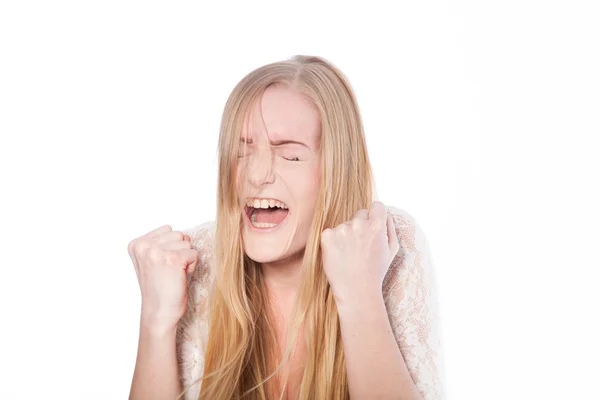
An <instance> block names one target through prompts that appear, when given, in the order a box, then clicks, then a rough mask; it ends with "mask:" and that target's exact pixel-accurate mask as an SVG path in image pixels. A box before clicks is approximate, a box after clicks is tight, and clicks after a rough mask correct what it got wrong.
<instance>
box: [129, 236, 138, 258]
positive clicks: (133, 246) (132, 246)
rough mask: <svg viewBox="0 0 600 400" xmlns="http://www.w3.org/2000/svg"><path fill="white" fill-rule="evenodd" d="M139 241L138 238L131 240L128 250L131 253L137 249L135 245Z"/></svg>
mask: <svg viewBox="0 0 600 400" xmlns="http://www.w3.org/2000/svg"><path fill="white" fill-rule="evenodd" d="M136 243H137V239H133V240H132V241H131V242H129V244H128V245H127V252H128V253H129V255H133V252H134V250H135V245H136Z"/></svg>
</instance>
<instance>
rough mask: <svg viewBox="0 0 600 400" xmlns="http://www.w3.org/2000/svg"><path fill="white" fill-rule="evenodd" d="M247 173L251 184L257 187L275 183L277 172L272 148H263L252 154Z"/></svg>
mask: <svg viewBox="0 0 600 400" xmlns="http://www.w3.org/2000/svg"><path fill="white" fill-rule="evenodd" d="M246 174H247V176H248V181H249V182H250V184H251V185H252V186H254V187H256V188H260V187H262V186H264V185H268V184H271V183H273V182H274V181H275V173H274V171H273V153H272V152H271V149H269V148H261V149H258V151H256V152H255V153H254V154H252V155H251V156H250V163H248V167H247V169H246Z"/></svg>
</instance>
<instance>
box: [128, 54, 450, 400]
mask: <svg viewBox="0 0 600 400" xmlns="http://www.w3.org/2000/svg"><path fill="white" fill-rule="evenodd" d="M219 177H220V179H219V184H218V205H217V218H216V222H208V223H205V224H202V225H199V226H197V227H195V228H193V229H188V230H185V231H183V232H178V231H173V230H172V229H171V227H170V226H168V225H167V226H164V227H161V228H158V229H156V230H154V231H152V232H149V233H148V234H146V235H144V236H142V237H140V238H137V239H135V240H133V241H132V242H131V243H130V244H129V253H130V255H131V258H132V260H133V263H134V266H135V268H136V273H137V275H138V280H139V282H140V288H141V291H142V317H141V326H140V343H139V349H138V358H137V362H136V367H135V372H134V377H133V383H132V388H131V395H130V396H131V397H130V398H131V399H142V398H143V399H150V398H156V399H159V398H160V399H167V398H172V399H175V398H181V397H183V398H185V399H186V400H187V399H210V400H212V399H223V400H225V399H233V398H244V399H279V398H283V399H348V398H352V399H427V400H428V399H441V398H443V393H442V388H443V385H442V354H441V346H440V338H439V328H438V317H437V309H436V305H437V303H436V302H437V300H436V298H435V292H434V286H435V285H434V280H433V276H432V266H431V260H430V258H429V253H428V245H427V240H426V238H425V236H424V235H423V232H422V231H421V229H420V228H419V226H418V224H417V223H416V221H415V220H414V218H413V217H412V216H411V215H410V214H408V213H407V212H405V211H403V210H401V209H396V208H392V207H386V206H384V205H383V204H382V203H380V202H377V201H376V202H373V201H372V200H373V199H372V197H373V193H372V192H373V190H372V187H373V186H372V185H373V183H372V176H371V168H370V164H369V158H368V155H367V149H366V145H365V138H364V133H363V126H362V121H361V118H360V113H359V109H358V105H357V102H356V99H355V96H354V93H353V91H352V89H351V87H350V85H349V83H348V82H347V80H346V79H345V77H344V76H343V75H342V73H341V72H340V71H339V70H338V69H337V68H336V67H334V66H333V65H331V63H329V62H327V61H326V60H324V59H322V58H319V57H310V56H296V57H293V58H292V59H290V60H286V61H282V62H276V63H272V64H269V65H265V66H263V67H260V68H258V69H256V70H254V71H252V72H251V73H250V74H248V75H247V76H246V77H244V79H242V81H241V82H240V83H239V84H238V85H237V86H236V87H235V88H234V90H233V92H232V93H231V95H230V97H229V99H228V101H227V104H226V106H225V110H224V113H223V118H222V123H221V132H220V139H219Z"/></svg>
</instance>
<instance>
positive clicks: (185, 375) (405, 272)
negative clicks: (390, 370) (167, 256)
mask: <svg viewBox="0 0 600 400" xmlns="http://www.w3.org/2000/svg"><path fill="white" fill-rule="evenodd" d="M388 211H389V212H390V213H391V214H392V217H393V220H394V224H395V228H396V235H397V236H398V239H399V242H400V249H399V250H398V253H397V255H396V257H394V260H393V261H392V264H391V265H390V268H389V270H388V273H387V274H386V277H385V279H384V282H383V297H384V301H385V304H386V308H387V311H388V316H389V320H390V324H391V327H392V331H393V332H394V336H395V337H396V341H397V343H398V346H399V348H400V352H401V353H402V356H403V357H404V361H405V363H406V366H407V368H408V370H409V372H410V375H411V377H412V379H413V381H414V382H415V385H416V386H417V388H418V389H419V391H420V392H421V394H422V396H423V398H424V399H425V400H441V399H443V398H444V394H443V354H442V342H441V336H440V333H441V329H440V326H439V307H438V300H437V296H436V283H435V277H434V271H433V263H432V258H431V255H430V251H429V244H428V242H427V238H426V236H425V235H424V233H423V231H422V229H421V228H420V226H419V225H418V223H417V222H416V220H415V219H414V218H413V217H412V216H411V215H410V214H408V213H407V212H406V211H404V210H402V209H398V208H393V207H388ZM215 228H216V225H215V223H214V222H207V223H204V224H201V225H199V226H196V227H194V228H191V229H186V230H184V231H183V232H184V233H187V234H188V235H189V236H190V238H191V243H192V246H193V247H194V248H195V249H196V250H198V252H199V255H200V257H199V259H200V260H199V264H198V267H197V268H196V270H195V271H194V272H193V273H192V274H190V275H189V276H188V307H187V310H186V312H185V314H184V316H183V317H182V318H181V320H180V321H179V324H178V329H177V339H176V352H177V364H178V368H179V376H180V380H181V383H182V385H183V388H184V389H186V388H188V386H189V385H191V384H192V383H193V382H195V381H196V380H197V379H198V378H199V377H200V376H202V373H203V371H204V355H203V354H204V350H205V349H206V345H207V342H208V328H209V326H208V325H209V321H210V319H209V310H208V301H209V295H210V289H211V287H212V284H213V282H214V274H213V268H212V254H213V244H214V237H215ZM200 388H201V382H200V383H198V384H196V385H194V386H193V387H192V388H190V389H189V390H188V391H187V392H186V394H185V396H184V399H185V400H197V399H198V395H199V393H200Z"/></svg>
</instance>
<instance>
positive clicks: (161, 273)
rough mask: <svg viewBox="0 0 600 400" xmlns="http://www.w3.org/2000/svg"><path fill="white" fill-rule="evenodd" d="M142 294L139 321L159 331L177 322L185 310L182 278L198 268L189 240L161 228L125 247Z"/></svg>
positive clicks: (185, 287)
mask: <svg viewBox="0 0 600 400" xmlns="http://www.w3.org/2000/svg"><path fill="white" fill-rule="evenodd" d="M127 250H128V252H129V256H130V257H131V260H132V261H133V265H134V267H135V273H136V275H137V278H138V283H139V285H140V290H141V292H142V320H143V321H144V322H145V323H149V324H152V325H153V326H156V327H159V328H163V329H166V328H171V327H173V326H175V325H177V323H178V322H179V320H180V319H181V317H182V316H183V314H184V313H185V310H186V307H187V300H188V299H187V297H188V294H187V279H186V274H187V273H191V272H193V271H194V270H195V268H196V266H197V265H198V251H197V250H196V249H193V248H192V244H191V243H190V237H189V236H188V235H184V234H183V233H182V232H178V231H173V229H172V228H171V227H170V226H169V225H165V226H161V227H160V228H157V229H155V230H153V231H151V232H148V233H147V234H145V235H143V236H141V237H139V238H137V239H134V240H132V241H131V242H130V243H129V245H128V246H127Z"/></svg>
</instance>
